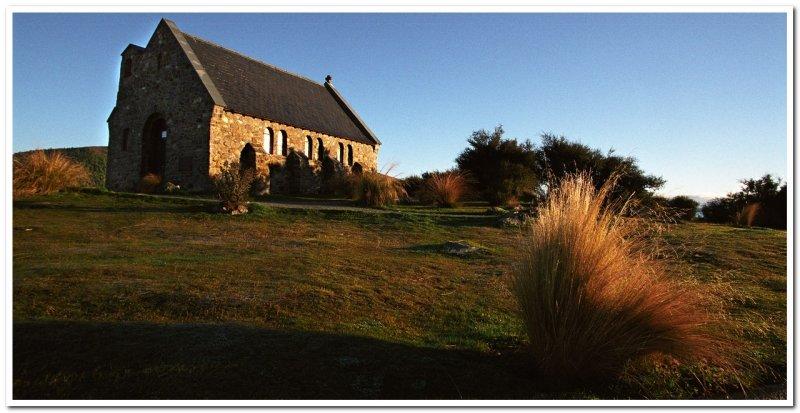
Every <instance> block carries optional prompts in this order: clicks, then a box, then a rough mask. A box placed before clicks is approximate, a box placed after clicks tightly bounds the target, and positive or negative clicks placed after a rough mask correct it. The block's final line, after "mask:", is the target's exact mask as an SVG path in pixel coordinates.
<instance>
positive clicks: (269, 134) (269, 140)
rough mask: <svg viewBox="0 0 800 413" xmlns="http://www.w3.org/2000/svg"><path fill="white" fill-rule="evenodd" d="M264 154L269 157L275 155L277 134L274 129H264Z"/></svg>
mask: <svg viewBox="0 0 800 413" xmlns="http://www.w3.org/2000/svg"><path fill="white" fill-rule="evenodd" d="M264 152H266V153H267V154H269V155H274V154H275V134H274V133H273V131H272V128H270V127H266V128H264Z"/></svg>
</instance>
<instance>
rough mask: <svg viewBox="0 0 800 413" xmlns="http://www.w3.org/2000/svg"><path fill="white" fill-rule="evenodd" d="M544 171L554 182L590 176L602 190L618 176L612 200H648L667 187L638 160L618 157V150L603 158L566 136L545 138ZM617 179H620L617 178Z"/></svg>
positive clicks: (543, 152)
mask: <svg viewBox="0 0 800 413" xmlns="http://www.w3.org/2000/svg"><path fill="white" fill-rule="evenodd" d="M540 150H541V152H542V155H541V156H540V159H541V161H542V165H541V169H542V170H543V171H544V172H545V173H546V174H548V175H549V176H550V178H551V179H552V180H553V181H554V182H559V181H560V180H561V179H563V178H565V177H567V176H569V175H573V174H577V173H588V174H590V176H591V178H592V181H593V182H594V185H595V187H597V188H598V189H599V188H601V187H602V186H603V185H604V184H605V183H606V182H608V181H609V179H611V178H612V176H614V178H615V179H616V185H615V186H614V191H613V193H612V194H610V198H611V199H619V198H621V197H629V196H634V197H636V198H639V199H646V198H647V197H648V196H649V195H650V194H652V192H653V191H655V190H656V189H658V188H660V187H661V186H663V185H664V182H665V181H664V179H662V178H661V177H658V176H655V175H647V174H645V173H644V172H643V171H642V170H641V169H640V168H639V166H638V165H637V164H636V159H635V158H632V157H623V156H619V155H615V154H614V150H613V149H612V150H610V151H608V153H606V154H603V153H602V152H600V150H598V149H593V148H591V147H589V146H587V145H584V144H582V143H579V142H573V141H570V140H568V139H567V138H565V137H564V136H556V135H553V134H549V133H545V134H542V145H541V147H540ZM615 175H616V176H615Z"/></svg>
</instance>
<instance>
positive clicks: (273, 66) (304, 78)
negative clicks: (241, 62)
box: [181, 31, 324, 87]
mask: <svg viewBox="0 0 800 413" xmlns="http://www.w3.org/2000/svg"><path fill="white" fill-rule="evenodd" d="M181 33H183V35H184V36H189V37H191V38H193V39H195V40H198V41H201V42H205V43H208V44H210V45H212V46H214V47H219V48H220V49H224V50H226V51H228V52H231V53H233V54H236V55H239V56H241V57H243V58H245V59H247V60H252V61H254V62H256V63H258V64H261V65H264V66H267V67H269V68H271V69H274V70H277V71H279V72H283V73H286V74H287V75H290V76H294V77H297V78H300V79H303V80H305V81H307V82H311V83H313V84H314V85H316V86H320V87H324V86H323V85H322V84H320V83H317V82H316V81H314V80H311V79H310V78H307V77H305V76H303V75H299V74H297V73H293V72H290V71H288V70H286V69H282V68H280V67H278V66H275V65H272V64H269V63H267V62H265V61H263V60H258V59H255V58H252V57H250V56H248V55H246V54H244V53H242V52H237V51H236V50H233V49H230V48H227V47H225V46H222V45H220V44H218V43H214V42H212V41H211V40H207V39H204V38H202V37H199V36H195V35H193V34H189V33H186V32H184V31H181Z"/></svg>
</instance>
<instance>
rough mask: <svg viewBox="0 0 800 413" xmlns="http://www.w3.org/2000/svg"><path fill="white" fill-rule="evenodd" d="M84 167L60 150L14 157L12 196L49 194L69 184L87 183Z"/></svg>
mask: <svg viewBox="0 0 800 413" xmlns="http://www.w3.org/2000/svg"><path fill="white" fill-rule="evenodd" d="M90 181H91V177H90V174H89V171H88V170H87V169H86V167H85V166H84V165H82V164H80V163H78V162H75V161H73V160H72V159H70V158H68V157H67V156H64V155H63V154H61V153H60V152H53V153H51V154H47V153H45V151H43V150H36V151H33V152H31V153H29V154H26V155H24V156H22V157H20V158H19V159H15V160H14V178H13V188H14V191H13V195H14V197H15V198H18V197H26V196H31V195H39V194H51V193H53V192H58V191H62V190H65V189H68V188H75V187H80V186H84V185H88V184H89V183H90Z"/></svg>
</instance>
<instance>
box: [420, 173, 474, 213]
mask: <svg viewBox="0 0 800 413" xmlns="http://www.w3.org/2000/svg"><path fill="white" fill-rule="evenodd" d="M466 188H467V179H466V177H465V176H464V174H463V173H461V172H458V171H450V172H437V173H434V174H432V175H431V176H430V177H428V179H426V180H425V189H426V192H427V193H429V194H430V195H431V198H432V201H433V203H434V204H436V206H439V207H445V208H454V207H457V206H458V201H459V200H460V199H461V196H462V195H464V192H465V191H466Z"/></svg>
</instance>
